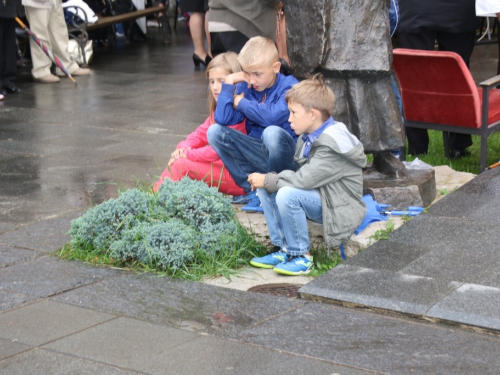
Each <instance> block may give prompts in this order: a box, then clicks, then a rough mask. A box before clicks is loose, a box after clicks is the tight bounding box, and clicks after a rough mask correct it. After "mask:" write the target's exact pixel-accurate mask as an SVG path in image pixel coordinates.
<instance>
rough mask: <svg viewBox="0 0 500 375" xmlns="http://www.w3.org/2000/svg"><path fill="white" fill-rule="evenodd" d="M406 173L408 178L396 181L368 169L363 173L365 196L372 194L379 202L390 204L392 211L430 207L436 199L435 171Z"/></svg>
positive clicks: (415, 170) (425, 170)
mask: <svg viewBox="0 0 500 375" xmlns="http://www.w3.org/2000/svg"><path fill="white" fill-rule="evenodd" d="M406 171H407V172H408V177H407V178H405V179H394V178H390V177H388V176H386V175H383V174H382V173H379V172H377V171H375V170H374V169H372V168H367V169H366V171H364V173H363V195H366V194H370V195H372V196H373V198H374V199H375V200H376V201H377V202H379V203H385V204H390V205H391V209H392V210H405V209H407V208H408V206H421V207H428V206H429V205H430V204H431V203H432V202H433V201H434V199H435V198H436V176H435V172H434V169H423V170H417V169H407V170H406Z"/></svg>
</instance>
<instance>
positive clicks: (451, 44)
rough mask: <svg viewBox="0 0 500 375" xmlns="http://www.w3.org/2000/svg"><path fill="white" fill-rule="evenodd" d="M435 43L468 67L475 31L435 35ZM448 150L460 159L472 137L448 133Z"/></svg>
mask: <svg viewBox="0 0 500 375" xmlns="http://www.w3.org/2000/svg"><path fill="white" fill-rule="evenodd" d="M436 39H437V41H438V46H439V50H440V51H452V52H456V53H458V54H459V55H460V56H461V57H462V59H463V60H464V62H465V65H467V67H468V66H469V60H470V57H471V55H472V51H473V50H474V45H475V42H476V33H475V31H469V32H466V33H443V32H440V33H437V38H436ZM449 137H450V149H451V156H452V157H460V156H463V155H460V153H462V154H463V153H464V152H465V149H466V148H467V147H469V146H471V145H472V136H471V135H470V134H460V133H451V132H450V133H449Z"/></svg>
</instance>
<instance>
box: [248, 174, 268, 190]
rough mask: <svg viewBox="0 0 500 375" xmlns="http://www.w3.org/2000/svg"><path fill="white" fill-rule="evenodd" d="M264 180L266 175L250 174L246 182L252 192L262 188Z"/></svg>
mask: <svg viewBox="0 0 500 375" xmlns="http://www.w3.org/2000/svg"><path fill="white" fill-rule="evenodd" d="M265 179H266V175H265V174H263V173H252V174H251V175H249V176H248V179H247V181H248V182H249V183H250V185H251V186H252V190H255V189H257V188H263V187H264V180H265Z"/></svg>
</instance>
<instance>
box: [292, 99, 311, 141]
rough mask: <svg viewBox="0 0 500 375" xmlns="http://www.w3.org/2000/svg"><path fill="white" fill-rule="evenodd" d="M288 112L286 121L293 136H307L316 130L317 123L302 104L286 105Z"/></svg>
mask: <svg viewBox="0 0 500 375" xmlns="http://www.w3.org/2000/svg"><path fill="white" fill-rule="evenodd" d="M288 110H289V111H290V117H289V118H288V121H289V122H290V126H291V128H292V129H293V130H294V131H295V134H297V135H300V134H302V133H306V134H309V133H312V132H313V131H314V130H316V123H317V121H315V118H314V115H313V113H312V110H311V111H306V110H305V108H304V107H303V106H302V104H298V103H288Z"/></svg>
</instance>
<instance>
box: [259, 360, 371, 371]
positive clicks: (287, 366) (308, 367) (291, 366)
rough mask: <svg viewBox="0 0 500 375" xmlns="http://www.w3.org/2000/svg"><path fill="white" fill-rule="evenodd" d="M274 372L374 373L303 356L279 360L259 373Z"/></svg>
mask: <svg viewBox="0 0 500 375" xmlns="http://www.w3.org/2000/svg"><path fill="white" fill-rule="evenodd" d="M276 374H287V375H303V374H314V375H336V374H337V375H340V374H342V375H364V374H374V372H373V371H371V370H362V369H356V368H353V367H348V366H342V365H339V364H335V363H331V362H326V361H318V360H313V359H310V358H305V357H297V356H296V357H293V358H290V359H287V360H286V361H284V362H281V363H279V364H277V365H274V366H273V367H271V368H269V369H267V370H265V371H263V372H259V375H276Z"/></svg>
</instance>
